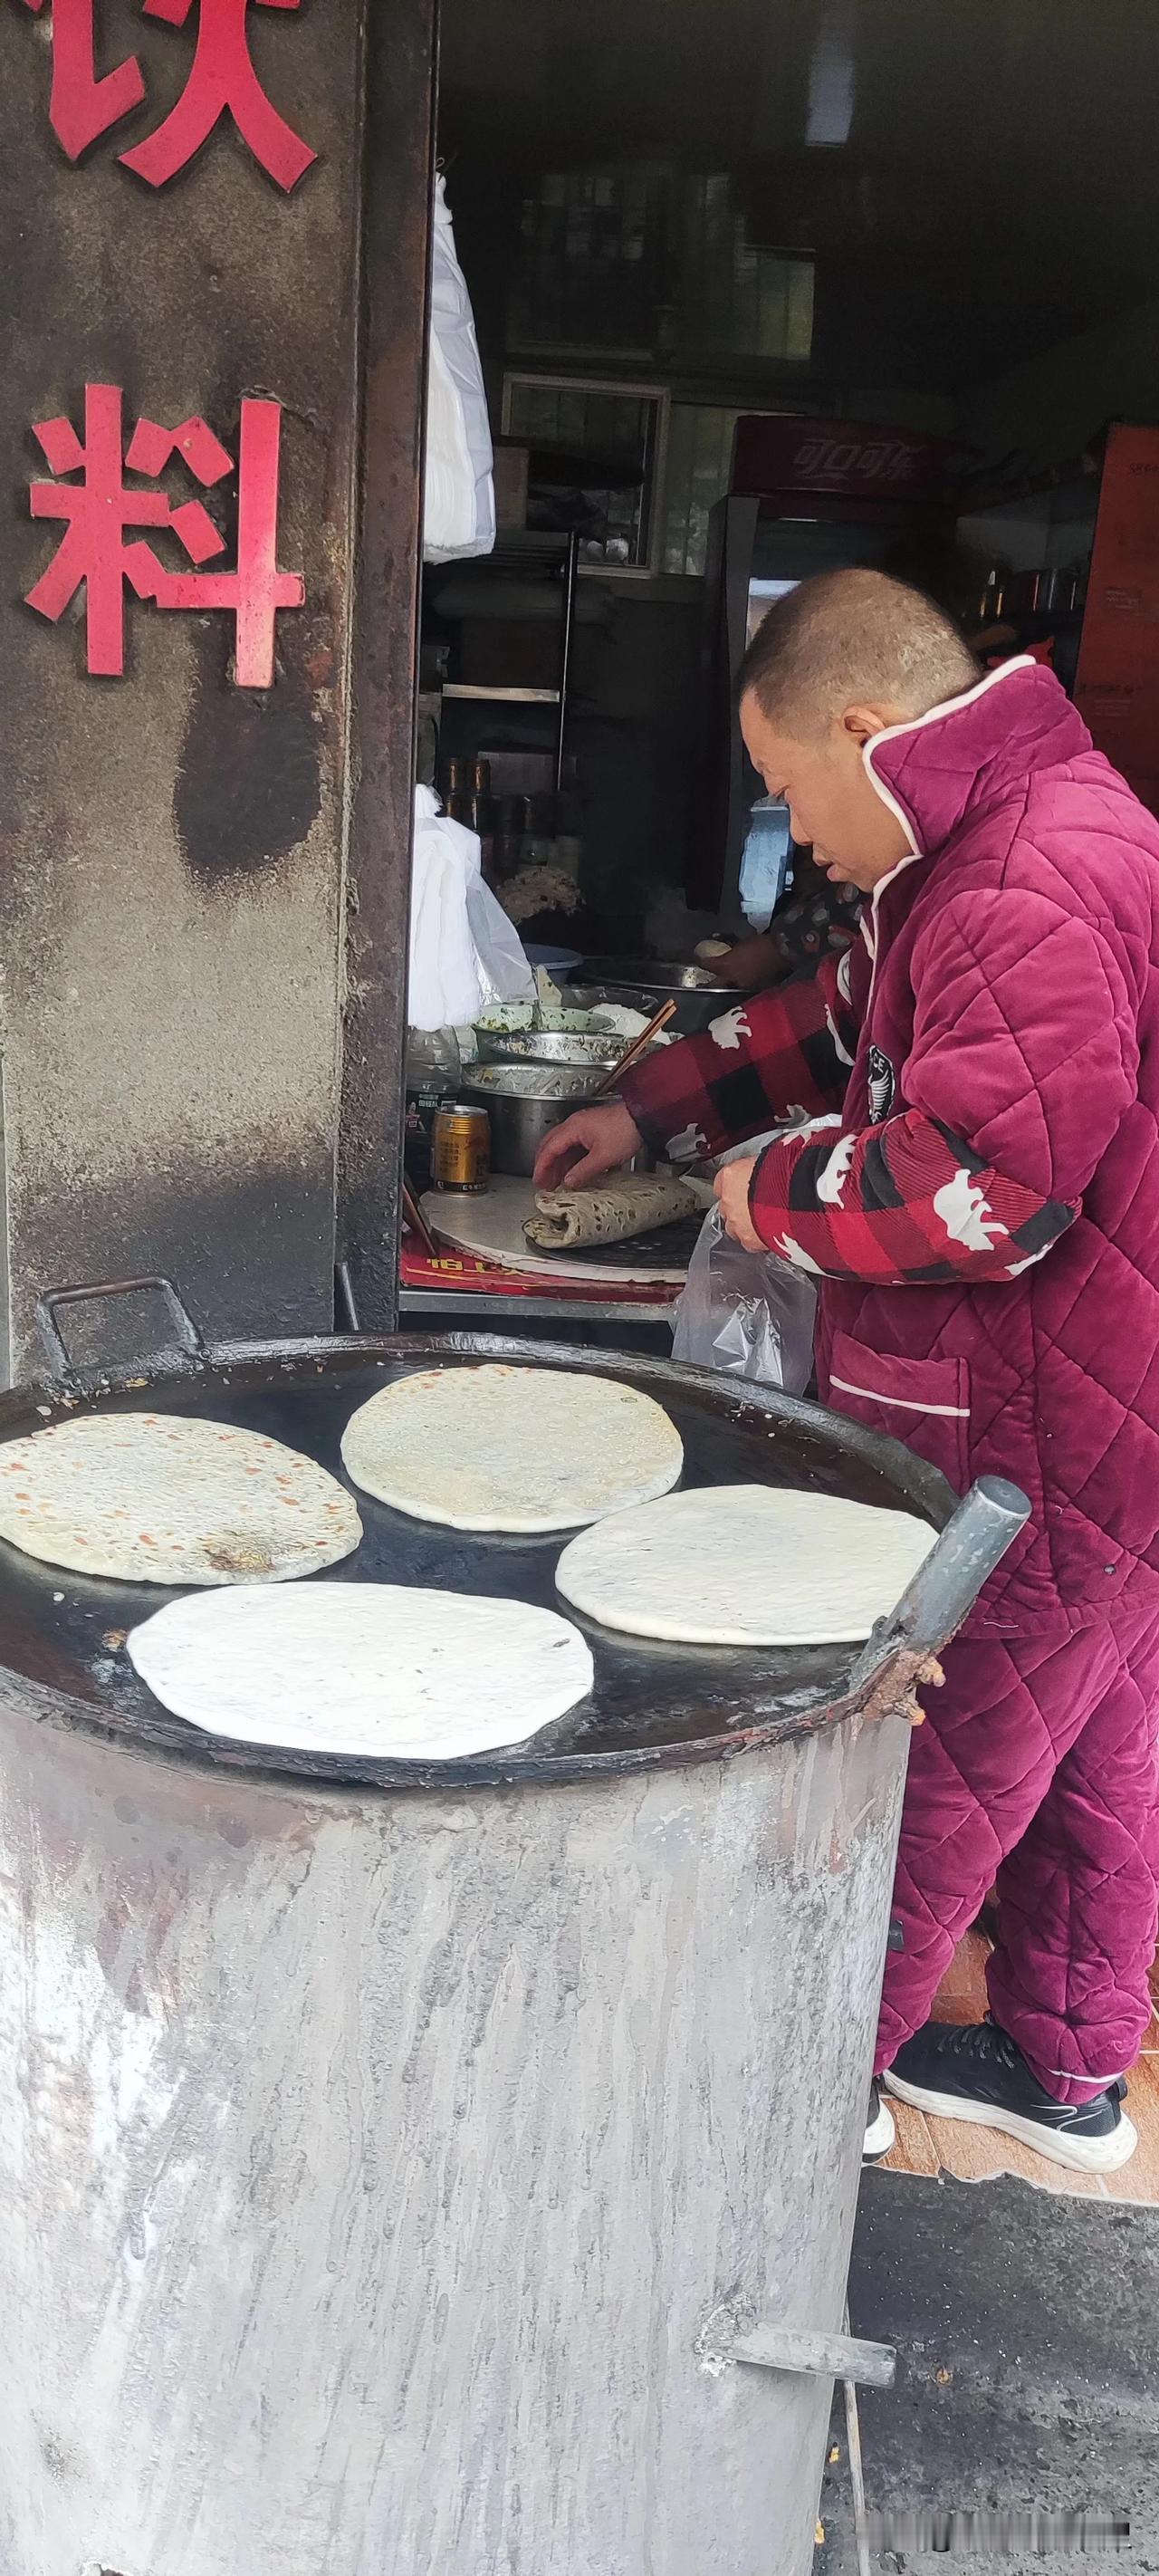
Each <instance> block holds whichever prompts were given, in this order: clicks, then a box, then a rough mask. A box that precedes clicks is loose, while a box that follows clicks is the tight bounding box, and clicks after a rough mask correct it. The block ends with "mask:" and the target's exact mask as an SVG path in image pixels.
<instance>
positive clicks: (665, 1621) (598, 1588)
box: [555, 1485, 937, 1646]
mask: <svg viewBox="0 0 1159 2576" xmlns="http://www.w3.org/2000/svg"><path fill="white" fill-rule="evenodd" d="M936 1538H937V1532H936V1530H932V1529H931V1528H930V1527H929V1524H928V1522H926V1521H921V1520H918V1519H916V1518H915V1517H914V1516H913V1515H911V1514H910V1513H909V1512H899V1511H879V1510H877V1509H876V1508H875V1507H874V1505H872V1504H870V1503H851V1502H846V1501H844V1500H843V1499H842V1498H841V1497H840V1496H839V1495H836V1494H795V1493H786V1492H783V1491H780V1490H779V1489H774V1488H772V1487H770V1486H768V1485H722V1486H713V1487H710V1488H707V1489H705V1490H700V1489H699V1488H698V1489H696V1490H695V1491H693V1492H691V1493H684V1494H668V1495H666V1496H665V1498H664V1500H663V1501H662V1502H656V1503H649V1504H647V1505H646V1506H645V1507H644V1508H643V1509H642V1510H640V1511H632V1512H622V1513H620V1514H619V1515H618V1516H617V1518H616V1519H615V1520H614V1521H605V1522H604V1523H603V1524H602V1526H601V1527H600V1528H599V1529H591V1530H584V1532H583V1533H582V1535H581V1536H580V1537H579V1538H576V1539H573V1540H572V1543H571V1545H570V1547H566V1548H565V1549H564V1552H563V1555H562V1556H561V1558H560V1560H559V1564H558V1566H557V1568H556V1578H555V1579H556V1583H557V1585H558V1587H559V1590H560V1592H561V1593H562V1595H563V1598H564V1600H565V1601H569V1602H570V1603H571V1605H572V1607H573V1609H576V1610H580V1611H583V1612H584V1613H585V1615H586V1616H587V1617H588V1618H589V1619H595V1620H598V1621H599V1623H600V1625H601V1626H602V1627H605V1628H619V1629H623V1630H626V1632H627V1634H628V1635H629V1636H632V1637H664V1638H668V1639H671V1640H672V1641H674V1642H675V1643H677V1644H681V1645H699V1646H826V1645H855V1644H857V1643H858V1642H859V1641H860V1640H861V1639H862V1638H864V1637H868V1635H869V1632H870V1630H871V1628H873V1627H874V1626H875V1624H876V1622H877V1620H878V1619H881V1618H884V1617H886V1616H887V1615H888V1613H889V1612H890V1611H891V1610H892V1609H893V1608H894V1607H895V1605H896V1603H897V1602H898V1601H899V1600H900V1598H901V1595H902V1593H903V1592H904V1591H905V1588H906V1585H907V1584H908V1583H909V1582H910V1581H911V1579H912V1577H913V1576H914V1575H915V1574H916V1573H917V1570H918V1567H919V1566H920V1565H923V1564H924V1563H925V1560H926V1558H927V1556H928V1555H929V1553H930V1549H931V1548H932V1547H933V1546H934V1544H935V1542H936Z"/></svg>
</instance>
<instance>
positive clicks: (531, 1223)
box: [523, 1172, 705, 1252]
mask: <svg viewBox="0 0 1159 2576" xmlns="http://www.w3.org/2000/svg"><path fill="white" fill-rule="evenodd" d="M704 1205H705V1201H704V1198H703V1196H702V1195H701V1193H700V1192H699V1191H697V1190H694V1189H693V1187H692V1185H691V1183H690V1182H688V1181H680V1180H675V1179H670V1178H669V1177H668V1176H667V1175H666V1174H664V1173H662V1172H654V1173H648V1172H640V1173H635V1172H625V1173H624V1174H623V1176H622V1178H620V1179H616V1178H614V1177H613V1178H612V1179H611V1180H607V1181H597V1182H596V1183H595V1185H594V1187H593V1188H592V1189H590V1190H537V1191H536V1193H535V1209H536V1213H535V1215H534V1216H532V1217H528V1219H527V1221H526V1223H525V1225H524V1228H523V1231H524V1234H525V1235H526V1237H527V1241H528V1242H529V1243H533V1244H542V1245H543V1246H544V1247H545V1248H546V1249H547V1250H548V1251H549V1252H563V1251H570V1250H571V1249H572V1248H573V1247H578V1246H579V1245H581V1244H585V1243H627V1242H628V1241H629V1240H630V1238H631V1236H632V1235H634V1234H652V1233H654V1232H655V1230H656V1228H657V1226H661V1225H676V1224H678V1223H679V1221H680V1220H681V1219H682V1218H684V1217H690V1216H696V1215H698V1214H699V1213H700V1211H701V1209H702V1208H703V1207H704Z"/></svg>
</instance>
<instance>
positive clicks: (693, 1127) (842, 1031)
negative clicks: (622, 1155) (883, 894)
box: [623, 956, 859, 1163]
mask: <svg viewBox="0 0 1159 2576" xmlns="http://www.w3.org/2000/svg"><path fill="white" fill-rule="evenodd" d="M850 990H851V973H850V959H849V957H848V956H846V957H836V956H833V957H825V958H823V959H822V961H821V964H820V966H819V967H818V969H817V971H816V973H815V974H811V975H808V976H805V977H800V978H795V979H794V980H793V981H792V982H791V983H788V984H779V985H778V986H777V987H776V988H775V990H774V991H772V992H770V993H754V994H753V995H752V996H751V998H750V999H749V1000H748V1001H746V1002H740V1003H738V1005H737V1008H736V1009H735V1010H731V1011H725V1012H724V1013H723V1015H722V1017H721V1018H720V1019H719V1020H714V1021H713V1024H712V1027H711V1028H710V1029H706V1030H705V1031H704V1032H703V1034H702V1035H701V1036H699V1037H694V1038H681V1039H680V1041H679V1042H678V1044H677V1045H676V1046H671V1047H659V1048H658V1049H657V1050H656V1053H655V1054H654V1055H651V1056H649V1057H647V1058H646V1059H645V1061H644V1062H643V1063H642V1064H638V1065H637V1066H635V1068H634V1070H633V1071H632V1072H630V1073H628V1074H626V1075H625V1077H624V1083H623V1097H624V1100H625V1101H626V1103H627V1106H628V1108H629V1109H630V1111H631V1113H632V1116H633V1118H634V1119H635V1121H636V1125H637V1127H638V1128H639V1130H640V1133H641V1135H642V1136H643V1137H644V1138H645V1140H646V1142H647V1143H648V1144H649V1145H651V1146H652V1148H653V1151H654V1152H656V1153H658V1154H663V1155H664V1156H665V1157H666V1159H667V1160H669V1161H670V1162H677V1163H679V1162H689V1163H691V1162H705V1161H708V1160H710V1159H711V1158H712V1157H713V1156H714V1155H716V1154H723V1153H725V1152H727V1150H728V1147H729V1146H730V1145H741V1144H743V1143H744V1141H745V1139H746V1137H749V1136H760V1135H762V1134H764V1133H767V1131H768V1129H769V1128H770V1127H774V1126H777V1125H780V1124H782V1123H784V1122H786V1121H788V1120H790V1119H792V1118H794V1117H800V1118H814V1117H817V1116H819V1115H824V1113H825V1112H826V1111H828V1110H831V1109H834V1108H839V1107H840V1104H841V1102H842V1101H843V1100H844V1097H845V1091H846V1086H847V1084H848V1080H849V1070H850V1066H851V1065H852V1063H853V1058H854V1055H855V1054H856V1050H857V1035H858V1026H859V1020H858V1010H857V1004H856V1001H855V1000H851V999H850ZM852 990H853V991H854V992H855V991H856V985H855V984H854V985H852Z"/></svg>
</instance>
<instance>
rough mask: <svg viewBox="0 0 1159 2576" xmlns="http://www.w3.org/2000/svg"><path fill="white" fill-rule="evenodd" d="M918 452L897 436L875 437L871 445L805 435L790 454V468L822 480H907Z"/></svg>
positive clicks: (851, 440)
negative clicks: (852, 478) (795, 450)
mask: <svg viewBox="0 0 1159 2576" xmlns="http://www.w3.org/2000/svg"><path fill="white" fill-rule="evenodd" d="M918 455H919V451H918V449H917V448H915V447H911V446H910V445H909V443H908V441H907V440H905V439H901V438H895V439H890V440H889V441H888V442H886V441H883V440H881V439H876V440H875V441H874V442H873V443H872V445H870V444H868V443H864V442H863V441H862V440H861V439H857V438H806V439H804V440H803V441H802V444H801V445H800V447H799V448H798V449H797V452H796V455H795V456H794V458H793V470H794V472H795V473H798V474H811V475H818V476H821V477H823V478H824V480H825V481H826V482H842V481H846V480H848V479H849V478H850V477H851V476H854V475H856V476H857V478H858V480H859V481H861V482H866V483H909V482H912V480H913V476H914V472H915V469H916V467H917V463H918Z"/></svg>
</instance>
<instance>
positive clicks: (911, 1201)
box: [749, 1109, 1078, 1287]
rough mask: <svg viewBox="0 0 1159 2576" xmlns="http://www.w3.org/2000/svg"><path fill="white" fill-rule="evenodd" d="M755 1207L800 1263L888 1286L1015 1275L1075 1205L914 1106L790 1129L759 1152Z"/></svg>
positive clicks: (772, 1240) (779, 1247)
mask: <svg viewBox="0 0 1159 2576" xmlns="http://www.w3.org/2000/svg"><path fill="white" fill-rule="evenodd" d="M749 1210H750V1213H751V1216H752V1220H753V1224H754V1225H755V1227H756V1230H757V1233H758V1234H759V1235H760V1237H761V1239H762V1242H764V1243H767V1244H768V1246H769V1249H770V1251H772V1252H779V1253H780V1254H781V1255H782V1256H783V1258H784V1259H785V1260H787V1261H791V1262H793V1263H795V1265H796V1266H797V1268H798V1269H801V1270H809V1271H816V1272H819V1273H821V1274H822V1275H823V1276H824V1277H826V1278H830V1279H846V1278H853V1279H865V1280H870V1281H872V1282H874V1283H875V1284H876V1285H878V1286H881V1287H896V1286H899V1285H900V1286H906V1285H910V1286H923V1285H927V1284H928V1283H930V1282H931V1281H939V1280H952V1279H1014V1278H1016V1277H1017V1276H1018V1273H1019V1271H1021V1270H1028V1269H1029V1268H1030V1266H1031V1264H1032V1263H1033V1262H1035V1261H1041V1259H1042V1257H1043V1255H1044V1253H1047V1252H1049V1251H1050V1249H1051V1246H1052V1244H1054V1243H1056V1242H1057V1241H1058V1238H1059V1236H1060V1235H1061V1234H1063V1233H1064V1232H1065V1230H1066V1228H1067V1226H1068V1225H1070V1224H1071V1223H1072V1222H1073V1220H1074V1218H1075V1216H1076V1215H1077V1213H1078V1211H1077V1208H1075V1207H1072V1206H1069V1205H1067V1204H1064V1203H1063V1202H1062V1201H1061V1200H1058V1199H1044V1198H1042V1197H1040V1195H1039V1194H1038V1192H1037V1191H1035V1190H1032V1189H1027V1188H1025V1187H1024V1186H1023V1184H1022V1183H1021V1182H1019V1181H1011V1180H1007V1179H1006V1178H1005V1177H1004V1176H1003V1174H1002V1173H1001V1172H998V1171H995V1170H994V1168H993V1166H992V1165H990V1164H988V1163H987V1162H986V1161H985V1160H984V1158H983V1157H982V1156H981V1155H979V1154H977V1153H975V1152H973V1151H972V1150H971V1148H970V1147H969V1146H968V1145H967V1144H966V1143H965V1142H964V1141H963V1139H962V1138H961V1137H960V1136H955V1135H954V1134H953V1133H952V1131H951V1129H949V1128H948V1127H943V1126H941V1125H940V1124H939V1122H938V1121H937V1120H936V1119H933V1118H927V1117H925V1116H924V1115H923V1113H922V1111H921V1110H918V1109H907V1110H905V1111H903V1113H902V1114H901V1115H900V1116H899V1117H897V1118H890V1119H888V1120H887V1121H886V1123H885V1125H884V1126H881V1127H869V1128H866V1129H864V1130H863V1131H862V1132H861V1133H851V1134H847V1135H846V1134H842V1133H841V1129H840V1122H839V1121H837V1120H834V1121H833V1123H832V1124H831V1125H830V1126H829V1127H827V1128H826V1130H825V1133H824V1135H823V1136H820V1137H818V1136H801V1137H795V1136H788V1137H785V1138H783V1139H782V1140H781V1141H780V1142H779V1143H777V1144H774V1145H769V1146H768V1147H766V1150H765V1152H764V1153H763V1154H762V1155H761V1156H760V1158H759V1160H758V1162H757V1165H756V1168H755V1170H754V1173H753V1177H752V1182H751V1184H750V1188H749Z"/></svg>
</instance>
